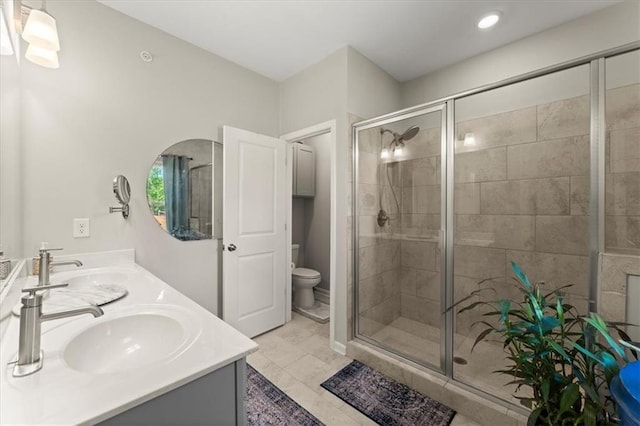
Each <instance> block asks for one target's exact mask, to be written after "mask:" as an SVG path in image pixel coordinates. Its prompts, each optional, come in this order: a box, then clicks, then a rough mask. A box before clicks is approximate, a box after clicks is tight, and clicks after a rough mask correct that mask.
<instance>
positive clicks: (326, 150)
mask: <svg viewBox="0 0 640 426" xmlns="http://www.w3.org/2000/svg"><path fill="white" fill-rule="evenodd" d="M304 143H305V144H306V145H309V146H311V147H313V148H314V150H315V159H316V195H315V197H313V198H307V199H305V200H304V204H305V209H304V212H305V215H304V229H305V238H304V241H305V247H304V265H305V267H306V268H311V269H315V270H316V271H318V272H320V274H321V276H322V281H321V282H320V284H318V287H320V288H323V289H325V290H327V291H329V288H330V283H331V281H330V279H329V278H330V277H329V270H330V257H329V254H330V250H331V241H330V239H329V237H330V233H329V229H330V226H331V216H330V214H331V175H330V172H331V145H330V144H331V138H330V136H329V134H324V135H319V136H314V137H313V138H309V139H305V140H304Z"/></svg>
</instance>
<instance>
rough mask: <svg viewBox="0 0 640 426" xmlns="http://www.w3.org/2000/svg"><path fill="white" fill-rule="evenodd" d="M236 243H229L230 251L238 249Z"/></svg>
mask: <svg viewBox="0 0 640 426" xmlns="http://www.w3.org/2000/svg"><path fill="white" fill-rule="evenodd" d="M236 248H237V247H236V245H235V244H229V247H228V250H229V251H236Z"/></svg>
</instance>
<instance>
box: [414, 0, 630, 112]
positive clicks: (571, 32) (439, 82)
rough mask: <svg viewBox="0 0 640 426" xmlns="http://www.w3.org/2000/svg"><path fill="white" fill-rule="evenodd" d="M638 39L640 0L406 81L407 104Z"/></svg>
mask: <svg viewBox="0 0 640 426" xmlns="http://www.w3.org/2000/svg"><path fill="white" fill-rule="evenodd" d="M638 40H640V2H638V1H637V0H626V1H624V2H622V3H620V4H618V5H615V6H611V7H608V8H606V9H603V10H601V11H599V12H596V13H593V14H591V15H587V16H584V17H582V18H579V19H576V20H573V21H571V22H568V23H566V24H563V25H560V26H557V27H555V28H552V29H550V30H547V31H543V32H541V33H538V34H534V35H532V36H530V37H526V38H523V39H521V40H518V41H516V42H513V43H510V44H508V45H506V46H503V47H500V48H498V49H494V50H492V51H490V52H487V53H483V54H480V55H478V56H475V57H473V58H470V59H466V60H464V61H460V62H458V63H456V64H453V65H451V66H448V67H445V68H443V69H441V70H438V71H434V72H432V73H429V74H426V75H424V76H422V77H418V78H416V79H414V80H411V81H408V82H406V83H403V84H402V86H401V102H402V106H403V107H409V106H412V105H417V104H421V103H424V102H427V101H430V100H435V99H438V98H441V97H443V96H448V95H452V94H454V93H458V92H461V91H464V90H468V89H472V88H474V87H479V86H482V85H484V84H488V83H492V82H496V81H500V80H503V79H505V78H508V77H512V76H515V75H519V74H523V73H526V72H529V71H533V70H536V69H539V68H543V67H546V66H550V65H554V64H557V63H560V62H564V61H567V60H569V59H573V58H579V57H581V56H585V55H588V54H591V53H595V52H599V51H601V50H605V49H608V48H611V47H616V46H620V45H623V44H626V43H630V42H634V41H638Z"/></svg>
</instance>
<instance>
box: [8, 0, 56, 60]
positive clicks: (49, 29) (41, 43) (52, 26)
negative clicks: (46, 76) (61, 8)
mask: <svg viewBox="0 0 640 426" xmlns="http://www.w3.org/2000/svg"><path fill="white" fill-rule="evenodd" d="M17 3H18V5H20V2H17ZM20 7H21V8H24V9H26V10H27V12H28V18H27V23H26V24H25V26H24V29H23V30H22V38H23V39H24V40H25V41H27V42H28V43H29V47H28V48H27V52H26V54H25V56H26V58H27V59H28V60H30V61H31V62H33V63H34V64H37V65H40V66H43V67H46V68H59V67H60V63H59V62H58V51H60V39H59V38H58V26H57V25H56V19H55V18H54V17H53V16H51V15H50V14H49V13H48V12H47V7H46V0H42V8H41V9H40V10H36V9H29V8H27V7H24V6H20ZM17 27H18V28H20V25H17Z"/></svg>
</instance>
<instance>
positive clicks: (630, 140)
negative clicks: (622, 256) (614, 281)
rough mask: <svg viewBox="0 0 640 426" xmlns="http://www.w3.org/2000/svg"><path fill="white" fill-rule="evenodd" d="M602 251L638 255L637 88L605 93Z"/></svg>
mask: <svg viewBox="0 0 640 426" xmlns="http://www.w3.org/2000/svg"><path fill="white" fill-rule="evenodd" d="M606 121H607V145H606V147H607V158H606V181H605V182H606V196H605V200H606V204H605V215H606V221H605V247H606V251H607V252H624V253H626V254H631V255H636V256H639V255H640V84H634V85H630V86H625V87H619V88H615V89H611V90H608V91H607V97H606Z"/></svg>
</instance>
